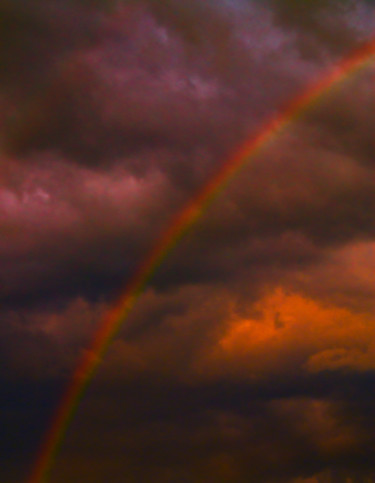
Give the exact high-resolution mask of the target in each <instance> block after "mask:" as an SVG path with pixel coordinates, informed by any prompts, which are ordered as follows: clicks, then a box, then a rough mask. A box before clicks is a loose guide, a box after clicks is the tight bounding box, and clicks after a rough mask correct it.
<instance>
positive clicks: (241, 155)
mask: <svg viewBox="0 0 375 483" xmlns="http://www.w3.org/2000/svg"><path fill="white" fill-rule="evenodd" d="M374 54H375V39H372V40H371V41H369V42H367V43H365V44H364V45H362V46H361V47H360V48H358V49H356V50H355V51H354V52H352V53H351V54H350V55H349V56H348V57H346V58H345V59H343V60H342V61H341V62H339V63H338V64H337V65H336V66H335V67H334V68H333V69H331V70H330V71H329V72H328V73H326V74H325V75H324V76H323V77H322V78H321V79H320V80H319V81H318V82H316V83H314V84H313V85H312V86H310V87H309V88H307V89H306V90H305V91H304V92H303V93H302V94H300V95H298V96H297V97H295V98H294V99H293V100H292V101H291V102H290V103H289V104H287V105H286V106H285V107H284V109H281V110H280V111H279V113H278V114H275V115H274V116H273V117H272V118H271V119H270V120H269V121H268V122H266V123H265V124H263V126H262V127H261V128H260V129H259V130H258V132H257V133H256V134H255V135H253V136H251V138H250V139H249V140H247V141H246V142H245V143H244V144H242V146H241V147H240V148H239V149H238V150H237V151H236V152H235V153H234V155H233V156H232V157H231V158H229V160H227V161H226V162H224V163H223V165H222V166H221V168H220V169H219V170H218V171H217V173H216V174H215V175H214V176H213V177H212V178H211V179H210V181H209V182H208V183H207V184H206V185H205V186H204V187H203V188H201V189H200V190H199V191H198V193H197V194H196V195H195V196H194V197H193V198H192V199H191V200H190V201H189V202H188V203H187V204H186V205H185V207H184V208H183V209H182V210H181V211H180V212H179V213H178V214H177V215H175V216H174V217H172V220H171V222H170V223H169V225H168V228H167V229H166V230H165V231H164V232H163V234H162V235H161V237H160V238H159V239H158V240H157V241H156V243H155V245H154V247H153V248H152V250H151V251H150V252H149V254H148V255H147V257H146V258H145V260H144V261H143V263H142V264H141V265H140V266H139V268H138V270H137V271H136V273H135V274H134V275H133V277H132V278H131V279H130V281H129V282H128V284H127V285H126V288H125V291H124V293H123V295H122V296H121V297H120V299H119V300H118V301H117V303H116V305H115V306H114V307H113V308H112V309H111V310H110V311H109V312H108V313H107V314H106V316H105V317H104V319H103V321H102V322H101V323H100V324H99V329H98V330H97V331H96V332H95V334H94V336H93V338H92V341H91V344H90V345H89V348H88V349H86V350H85V351H84V353H83V355H82V357H81V359H80V361H79V363H78V365H77V368H76V369H75V371H74V373H73V376H72V379H71V382H70V383H69V385H68V388H67V390H66V391H65V393H64V396H63V398H62V399H61V401H60V404H59V406H58V407H57V410H56V412H55V415H54V417H53V419H52V424H51V425H50V428H49V430H48V432H47V434H46V436H45V440H44V442H43V445H42V447H41V449H40V451H39V453H38V456H37V458H36V461H35V464H34V467H33V469H32V473H31V476H30V478H29V480H28V482H29V483H41V482H45V481H47V478H48V473H49V471H50V469H51V467H52V465H53V462H54V459H55V456H56V453H57V451H58V449H59V446H60V444H61V442H62V439H63V436H64V434H65V432H66V430H67V427H68V425H69V422H70V421H71V419H72V417H73V415H74V413H75V410H76V408H77V406H78V403H79V400H80V398H81V396H82V395H83V393H84V391H85V388H86V386H87V385H88V383H89V382H90V380H91V377H92V375H93V373H94V372H95V369H96V368H97V366H98V365H99V363H100V360H101V358H102V356H103V355H104V353H105V352H106V350H107V348H108V346H109V344H110V343H111V341H112V339H113V338H114V336H115V335H116V333H117V332H118V330H119V328H120V327H121V325H122V323H123V322H124V321H125V319H126V317H127V315H128V314H129V312H130V310H131V309H132V307H133V306H134V304H135V303H136V301H137V299H138V297H139V296H140V294H141V293H142V292H143V290H144V288H145V286H146V285H147V283H148V282H149V280H150V279H151V277H152V276H153V274H154V273H155V271H156V270H157V268H158V267H159V266H160V265H161V263H162V262H163V260H164V259H165V258H166V257H167V255H168V254H169V253H170V251H171V250H172V249H173V248H174V246H175V245H176V244H177V243H178V241H179V240H180V239H181V238H182V237H183V236H184V234H185V233H186V232H187V231H188V230H189V229H190V228H191V226H192V225H194V223H195V222H196V221H197V220H198V218H200V216H201V214H202V213H203V212H204V211H205V209H206V208H207V207H208V205H209V204H210V203H211V202H212V201H213V200H214V199H215V198H216V196H217V195H218V194H219V193H220V192H221V191H222V190H223V189H224V188H225V187H226V186H227V184H228V183H229V182H230V180H231V179H232V178H233V177H234V175H235V174H237V173H238V172H239V170H240V169H241V167H242V166H244V165H245V164H246V162H247V161H248V160H249V158H250V157H253V156H255V155H256V154H257V153H258V152H259V150H260V149H261V148H263V147H264V146H265V144H266V143H267V141H270V140H271V139H273V138H274V137H275V136H276V135H277V134H279V133H280V132H281V130H282V129H283V128H285V127H287V126H288V125H289V124H290V123H292V122H293V121H294V120H295V119H296V118H297V117H298V116H299V115H301V114H303V113H304V112H305V110H307V109H308V108H309V107H310V106H311V105H312V104H313V103H314V101H316V100H317V99H318V98H319V97H320V96H321V95H323V94H324V93H326V91H327V90H328V89H329V88H330V87H331V86H333V85H335V84H336V83H337V82H339V81H340V80H342V81H343V80H345V79H346V78H347V77H348V76H349V75H350V74H351V73H352V72H356V71H357V70H358V69H360V68H361V67H364V66H366V65H367V64H368V63H369V62H370V61H371V60H372V56H373V55H374Z"/></svg>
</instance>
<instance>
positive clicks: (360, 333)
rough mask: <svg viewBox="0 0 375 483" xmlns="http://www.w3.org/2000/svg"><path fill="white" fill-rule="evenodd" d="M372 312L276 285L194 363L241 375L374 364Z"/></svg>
mask: <svg viewBox="0 0 375 483" xmlns="http://www.w3.org/2000/svg"><path fill="white" fill-rule="evenodd" d="M374 336H375V327H374V316H373V315H372V314H366V313H357V312H354V311H351V310H349V309H348V308H342V307H339V306H335V305H328V304H325V303H322V302H321V301H318V300H313V299H310V298H307V297H305V296H302V295H299V294H296V293H287V292H285V290H283V289H282V288H277V289H276V290H274V291H273V292H271V293H269V294H267V295H266V296H265V297H263V298H262V299H261V300H259V301H258V302H257V303H256V304H255V306H254V308H253V316H252V317H251V318H246V319H243V318H240V317H238V316H234V317H233V320H231V321H230V322H229V323H228V325H227V327H226V328H225V330H224V331H223V333H222V335H221V336H220V338H219V340H218V341H217V343H216V345H215V346H214V347H212V348H211V350H208V351H207V352H206V353H205V354H204V355H202V357H201V359H200V360H199V363H198V365H197V368H198V369H199V372H200V373H203V374H204V373H206V374H211V375H214V374H216V375H218V374H223V373H226V374H230V375H231V376H237V377H240V378H246V379H247V378H250V379H258V378H261V377H262V376H268V375H277V374H281V373H288V374H294V373H296V371H300V370H303V371H307V372H319V371H323V370H327V369H351V370H359V371H363V370H368V369H375V344H374V342H372V341H373V340H374Z"/></svg>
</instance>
